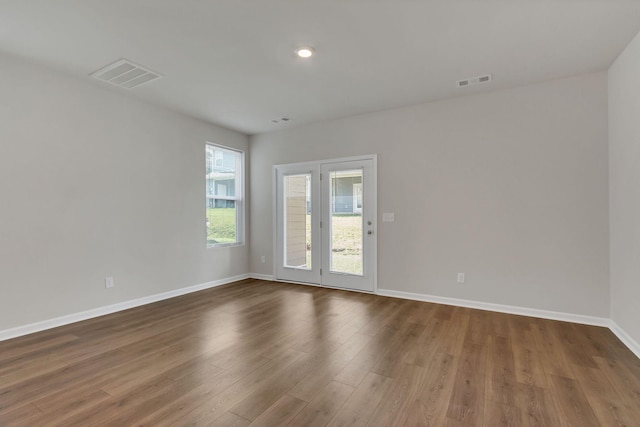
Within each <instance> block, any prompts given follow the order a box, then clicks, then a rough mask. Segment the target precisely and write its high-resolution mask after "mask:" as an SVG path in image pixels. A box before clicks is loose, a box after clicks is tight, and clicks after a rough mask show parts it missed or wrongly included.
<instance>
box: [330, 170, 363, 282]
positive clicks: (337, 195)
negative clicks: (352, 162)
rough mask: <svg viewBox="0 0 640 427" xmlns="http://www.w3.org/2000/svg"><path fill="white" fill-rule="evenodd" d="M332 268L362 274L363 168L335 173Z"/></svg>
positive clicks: (332, 203) (332, 180) (333, 185)
mask: <svg viewBox="0 0 640 427" xmlns="http://www.w3.org/2000/svg"><path fill="white" fill-rule="evenodd" d="M330 179H331V224H330V226H331V271H332V272H336V273H345V274H355V275H360V276H361V275H362V273H363V270H362V249H363V248H362V246H363V245H362V244H363V241H362V170H361V169H357V170H346V171H333V172H331V176H330Z"/></svg>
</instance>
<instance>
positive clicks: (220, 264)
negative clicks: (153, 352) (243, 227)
mask: <svg viewBox="0 0 640 427" xmlns="http://www.w3.org/2000/svg"><path fill="white" fill-rule="evenodd" d="M158 84H161V83H158ZM143 89H144V87H141V88H140V90H143ZM0 100H1V101H0V330H4V329H8V328H12V327H16V326H21V325H25V324H29V323H32V322H38V321H42V320H47V319H50V318H54V317H58V316H64V315H68V314H72V313H75V312H80V311H83V310H89V309H93V308H96V307H102V306H106V305H111V304H115V303H119V302H122V301H127V300H131V299H136V298H142V297H145V296H148V295H155V294H159V293H163V292H168V291H171V290H174V289H180V288H184V287H187V286H192V285H197V284H201V283H206V282H210V281H215V280H219V279H222V278H227V277H232V276H236V275H241V274H244V273H247V271H248V259H247V255H248V246H246V245H244V246H240V247H233V248H219V249H206V237H205V180H204V173H205V171H204V152H205V149H204V146H205V143H206V142H207V141H210V142H215V143H220V144H224V145H228V146H233V147H236V148H239V149H242V150H247V149H248V138H247V137H246V136H245V135H242V134H239V133H236V132H232V131H229V130H226V129H223V128H220V127H216V126H214V125H210V124H207V123H204V122H201V121H197V120H194V119H191V118H187V117H185V116H183V115H180V114H177V113H174V112H171V111H168V110H165V109H162V108H158V107H154V106H150V105H147V104H145V103H142V102H140V101H138V100H135V99H133V98H130V97H127V96H124V95H122V94H121V93H119V89H115V88H114V89H110V88H106V87H104V88H103V87H100V86H99V84H98V83H96V85H93V84H90V83H88V82H85V81H82V80H78V79H73V78H68V77H66V76H64V75H61V74H58V73H56V72H54V71H50V70H48V69H45V68H42V67H40V66H38V65H34V64H30V63H27V62H24V61H22V60H20V59H17V58H14V57H10V56H4V55H3V56H0ZM107 276H113V277H114V279H115V286H114V287H113V288H112V289H105V283H104V282H105V277H107Z"/></svg>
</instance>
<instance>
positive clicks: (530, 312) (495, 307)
mask: <svg viewBox="0 0 640 427" xmlns="http://www.w3.org/2000/svg"><path fill="white" fill-rule="evenodd" d="M377 294H378V295H381V296H386V297H393V298H402V299H410V300H416V301H425V302H433V303H437V304H445V305H453V306H457V307H466V308H475V309H478V310H487V311H497V312H499V313H508V314H517V315H520V316H531V317H539V318H542V319H551V320H560V321H563V322H573V323H581V324H584V325H593V326H605V327H608V326H609V325H610V324H611V321H610V319H608V318H605V317H595V316H585V315H582V314H571V313H561V312H557V311H548V310H539V309H535V308H527V307H517V306H511V305H502V304H493V303H488V302H480V301H472V300H465V299H458V298H448V297H438V296H434V295H426V294H416V293H411V292H402V291H394V290H391V289H378V292H377Z"/></svg>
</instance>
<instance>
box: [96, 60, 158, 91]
mask: <svg viewBox="0 0 640 427" xmlns="http://www.w3.org/2000/svg"><path fill="white" fill-rule="evenodd" d="M89 75H90V76H91V77H93V78H94V79H98V80H102V81H103V82H107V83H110V84H112V85H115V86H119V87H121V88H124V89H133V88H134V87H137V86H140V85H142V84H144V83H149V82H150V81H152V80H156V79H159V78H160V77H162V75H161V74H159V73H156V72H155V71H151V70H150V69H148V68H146V67H143V66H141V65H138V64H134V63H133V62H131V61H129V60H127V59H119V60H117V61H116V62H114V63H112V64H109V65H107V66H106V67H103V68H100V69H99V70H97V71H94V72H93V73H91V74H89Z"/></svg>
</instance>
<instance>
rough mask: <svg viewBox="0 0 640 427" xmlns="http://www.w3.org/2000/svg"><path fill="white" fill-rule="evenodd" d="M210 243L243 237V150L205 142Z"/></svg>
mask: <svg viewBox="0 0 640 427" xmlns="http://www.w3.org/2000/svg"><path fill="white" fill-rule="evenodd" d="M205 154H206V156H205V159H206V160H205V163H206V225H207V247H214V246H228V245H236V244H241V243H242V241H243V227H244V224H243V219H244V211H243V194H242V193H243V182H242V178H243V176H244V170H243V166H244V153H243V152H242V151H238V150H234V149H231V148H227V147H222V146H220V145H216V144H206V151H205Z"/></svg>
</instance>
